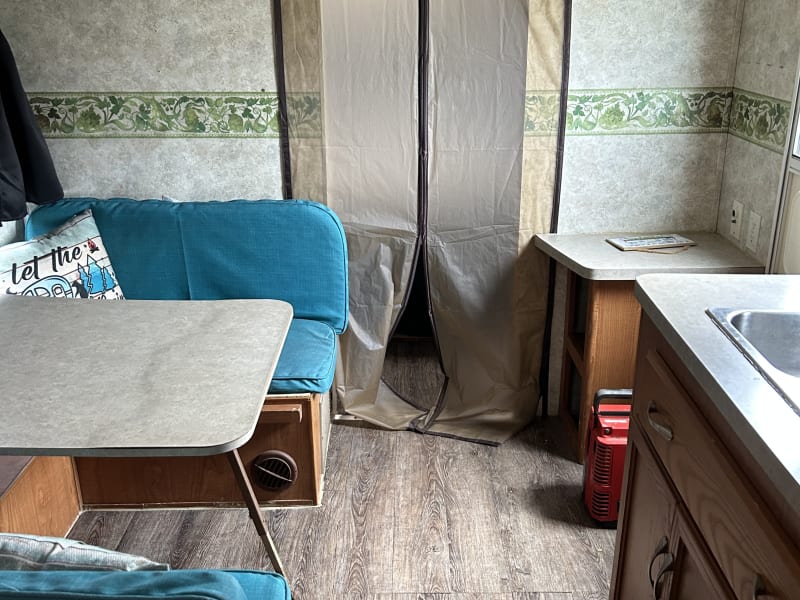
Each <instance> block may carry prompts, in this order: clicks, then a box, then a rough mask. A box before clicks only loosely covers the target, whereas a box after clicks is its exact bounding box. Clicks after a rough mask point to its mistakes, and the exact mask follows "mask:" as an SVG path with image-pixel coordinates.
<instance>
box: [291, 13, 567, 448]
mask: <svg viewBox="0 0 800 600" xmlns="http://www.w3.org/2000/svg"><path fill="white" fill-rule="evenodd" d="M319 14H320V21H321V44H320V46H319V48H320V51H319V55H320V56H321V65H322V67H321V72H322V85H321V88H322V90H321V104H322V122H323V124H324V128H323V129H324V133H323V136H322V138H323V142H322V146H323V152H322V154H323V156H324V164H323V166H321V167H320V169H319V170H320V171H321V172H322V173H323V175H321V177H322V178H324V184H322V185H321V186H319V187H320V190H324V191H319V192H318V195H319V196H324V197H325V199H326V201H327V203H328V205H329V206H331V208H333V209H334V210H335V211H336V212H337V214H338V215H339V216H340V218H341V219H342V222H343V224H344V226H345V231H346V234H347V238H348V249H349V253H350V326H349V329H348V331H347V332H346V333H345V334H344V335H343V336H342V338H341V341H340V342H341V343H340V356H339V361H338V368H337V373H336V379H335V382H334V393H335V396H336V397H337V399H338V401H339V402H340V404H341V406H342V407H343V409H344V410H346V411H347V412H348V413H350V414H352V415H356V416H358V417H361V418H363V419H366V420H368V421H371V422H373V423H376V424H379V425H382V426H384V427H388V428H394V429H406V428H415V429H418V430H421V431H430V432H434V433H438V434H442V435H450V436H455V437H459V438H465V439H471V440H479V441H483V442H488V443H500V442H502V441H504V440H505V439H507V438H508V437H510V436H511V435H513V434H514V433H515V432H516V431H517V430H519V429H520V428H522V427H523V426H524V425H525V424H526V423H527V422H528V421H529V420H530V419H531V418H532V416H533V415H534V414H535V412H536V410H537V407H538V402H539V382H538V373H539V367H540V360H541V353H542V334H543V330H544V326H545V307H546V298H547V265H546V262H545V261H544V259H543V257H542V256H541V255H540V254H539V253H538V252H537V251H535V250H534V249H533V244H532V237H533V235H534V234H535V233H537V232H545V231H548V230H549V225H550V214H551V208H552V200H553V185H554V184H553V182H554V175H555V165H556V139H557V137H556V133H557V122H558V119H557V117H558V103H559V94H560V90H561V71H562V69H561V64H562V46H563V30H564V22H563V15H564V0H530V2H528V1H527V0H494V1H492V2H485V1H482V0H463V1H461V2H453V1H452V0H430V1H418V0H413V1H412V0H405V1H398V0H322V1H321V2H320V4H319ZM290 62H291V58H288V57H287V69H288V71H289V72H290V71H291V65H290ZM305 63H306V67H307V66H308V59H305ZM420 64H422V65H423V69H422V71H423V72H424V73H425V78H424V80H423V84H422V86H420V84H419V82H420V80H419V69H418V67H419V65H420ZM289 72H287V80H289V79H291V77H290V73H289ZM426 95H427V97H426ZM421 124H422V127H420V125H421ZM295 145H296V144H295ZM293 151H294V150H293ZM420 157H422V160H420ZM420 166H422V168H423V170H420ZM312 187H313V186H312ZM295 196H298V194H297V193H296V194H295ZM315 199H320V198H319V197H318V198H315ZM418 265H424V266H425V267H427V270H426V272H427V274H428V279H427V282H428V291H429V296H430V301H431V309H432V315H433V324H434V330H435V334H436V338H437V342H438V348H439V350H440V352H441V358H442V365H443V368H444V374H445V380H446V385H445V388H444V389H443V390H442V394H441V395H440V398H439V401H438V403H437V404H436V406H435V407H434V408H433V409H426V408H418V407H417V406H415V402H414V399H403V398H400V397H398V396H397V395H396V394H395V393H394V392H393V391H392V390H391V389H390V388H389V387H388V386H387V385H385V384H384V383H383V382H382V381H381V373H382V370H383V362H384V357H385V355H386V346H387V342H388V340H389V337H390V334H391V332H392V329H393V327H394V326H395V324H396V323H397V320H398V318H399V317H400V314H401V310H402V308H403V303H404V301H405V298H406V296H407V294H408V291H409V286H410V282H411V280H412V276H413V272H414V267H415V266H418Z"/></svg>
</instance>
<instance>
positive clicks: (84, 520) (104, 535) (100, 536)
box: [69, 510, 135, 548]
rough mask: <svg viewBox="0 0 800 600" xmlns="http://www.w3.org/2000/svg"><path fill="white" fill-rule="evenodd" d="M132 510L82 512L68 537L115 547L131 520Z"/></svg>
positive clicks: (97, 544) (106, 546)
mask: <svg viewBox="0 0 800 600" xmlns="http://www.w3.org/2000/svg"><path fill="white" fill-rule="evenodd" d="M134 514H135V513H134V512H133V511H129V510H124V511H116V510H92V511H86V512H84V513H82V514H81V515H80V516H79V517H78V519H77V520H76V521H75V524H74V525H73V526H72V529H71V530H70V533H69V535H70V537H73V538H75V539H79V540H83V541H84V542H86V543H87V544H92V545H95V546H103V547H104V548H116V547H117V546H118V545H119V542H120V540H121V539H122V536H124V535H125V531H126V530H127V529H128V527H129V526H130V524H131V521H133V516H134Z"/></svg>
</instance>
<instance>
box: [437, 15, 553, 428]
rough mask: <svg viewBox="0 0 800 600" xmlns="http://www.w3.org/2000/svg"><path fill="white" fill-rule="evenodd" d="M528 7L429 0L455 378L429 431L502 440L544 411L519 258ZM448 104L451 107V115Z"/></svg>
mask: <svg viewBox="0 0 800 600" xmlns="http://www.w3.org/2000/svg"><path fill="white" fill-rule="evenodd" d="M526 4H527V3H525V2H519V1H518V0H500V1H499V2H492V3H472V4H469V5H468V6H465V5H464V4H463V3H452V2H447V1H446V0H433V1H432V2H431V46H432V59H433V60H432V63H433V69H432V73H431V79H432V88H433V89H434V93H433V94H432V95H431V104H432V106H431V122H430V134H431V148H432V153H431V155H432V160H431V173H430V179H429V185H430V198H429V206H428V241H427V250H428V266H429V280H430V291H431V296H430V297H431V303H432V308H433V315H434V320H435V324H436V334H437V336H438V340H439V346H440V349H441V354H442V362H443V365H444V370H445V373H446V374H447V375H448V377H449V378H450V379H449V385H448V388H447V390H446V392H445V394H444V397H443V399H442V401H441V402H440V404H439V406H438V407H437V411H436V414H435V415H432V417H433V418H432V419H429V420H428V422H427V424H426V428H427V430H428V431H433V432H437V433H443V434H446V435H453V436H456V437H461V438H468V439H477V440H481V441H486V442H491V443H499V442H502V441H504V440H505V439H507V438H508V437H510V436H511V435H512V434H513V433H515V432H516V431H517V430H518V429H520V428H521V427H522V426H524V424H525V423H527V422H528V420H529V419H530V417H531V416H532V415H533V414H534V413H535V410H536V401H537V386H536V381H535V379H534V378H533V377H532V373H531V371H532V366H531V365H523V364H520V361H519V357H520V356H521V355H522V354H523V352H522V347H523V346H524V345H525V344H526V343H527V341H526V340H522V339H519V336H518V335H517V332H516V330H515V324H516V323H517V321H518V320H519V316H518V315H515V311H516V310H517V308H516V307H515V305H514V302H513V299H514V279H515V276H514V273H515V269H516V263H517V260H518V256H519V248H520V241H519V228H520V202H521V194H520V190H521V182H522V164H523V160H522V156H523V150H522V145H523V122H524V114H525V85H526V76H527V71H526V53H527V44H528V26H527V23H528V16H527V6H526ZM442 107H446V110H444V109H443V108H442Z"/></svg>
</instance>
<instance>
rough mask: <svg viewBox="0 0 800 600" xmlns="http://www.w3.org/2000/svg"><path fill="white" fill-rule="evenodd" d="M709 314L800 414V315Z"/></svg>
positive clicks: (723, 310)
mask: <svg viewBox="0 0 800 600" xmlns="http://www.w3.org/2000/svg"><path fill="white" fill-rule="evenodd" d="M706 313H707V314H708V315H709V316H710V317H711V319H712V320H713V321H714V323H715V324H716V325H717V327H719V328H720V329H721V330H722V332H723V333H724V334H725V335H726V336H728V338H729V339H730V340H731V341H732V342H733V343H734V345H735V346H736V347H737V348H738V349H739V351H740V352H741V353H742V354H744V356H745V357H746V358H747V359H748V360H749V361H750V363H751V364H752V365H753V366H754V367H755V368H756V369H757V370H758V371H759V373H761V375H762V376H763V377H764V378H765V379H766V380H767V381H768V382H769V383H770V384H771V385H772V387H774V388H775V389H776V390H777V392H778V393H779V394H780V395H781V396H783V397H784V398H785V399H786V400H787V401H788V402H789V404H791V405H792V407H793V408H794V409H795V412H800V408H799V407H798V403H799V402H800V312H792V311H778V310H748V309H731V308H709V309H707V310H706Z"/></svg>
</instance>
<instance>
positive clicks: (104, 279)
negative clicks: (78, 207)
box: [0, 210, 123, 300]
mask: <svg viewBox="0 0 800 600" xmlns="http://www.w3.org/2000/svg"><path fill="white" fill-rule="evenodd" d="M2 292H5V293H7V294H19V295H23V296H50V297H59V298H91V299H109V300H116V299H120V298H123V295H122V289H121V288H120V287H119V284H118V283H117V276H116V274H115V273H114V269H113V267H112V266H111V261H110V259H109V258H108V252H106V248H105V246H104V245H103V240H102V238H101V237H100V232H99V231H97V225H96V224H95V222H94V218H93V217H92V211H91V210H86V211H84V212H82V213H80V214H77V215H75V216H74V217H72V218H71V219H70V220H69V221H67V222H66V223H64V224H63V225H62V226H61V227H58V228H57V229H55V230H54V231H51V232H50V233H46V234H44V235H41V236H39V237H35V238H33V239H32V240H27V241H24V242H16V243H14V244H8V245H6V246H2V247H0V293H2Z"/></svg>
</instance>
